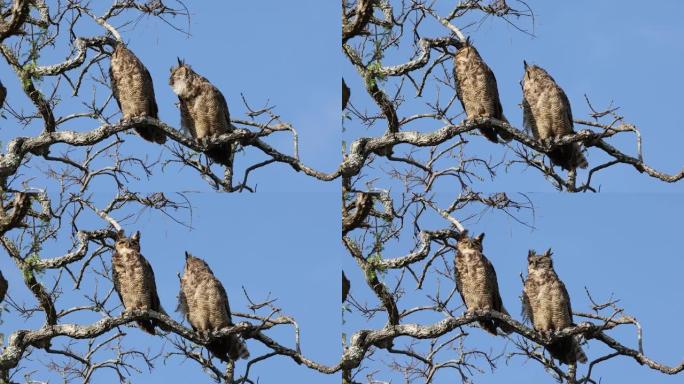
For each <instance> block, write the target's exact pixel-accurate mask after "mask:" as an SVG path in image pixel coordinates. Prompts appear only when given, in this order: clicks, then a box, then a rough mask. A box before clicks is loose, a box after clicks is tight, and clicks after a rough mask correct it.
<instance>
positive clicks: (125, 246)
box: [114, 231, 140, 252]
mask: <svg viewBox="0 0 684 384" xmlns="http://www.w3.org/2000/svg"><path fill="white" fill-rule="evenodd" d="M114 248H115V249H116V251H117V252H122V251H129V250H135V251H138V252H140V231H136V232H135V233H134V234H133V236H131V237H126V236H125V235H124V232H123V231H119V233H118V234H117V238H116V243H115V244H114Z"/></svg>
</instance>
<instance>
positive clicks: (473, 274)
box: [454, 232, 511, 335]
mask: <svg viewBox="0 0 684 384" xmlns="http://www.w3.org/2000/svg"><path fill="white" fill-rule="evenodd" d="M483 239H484V233H481V234H480V235H479V236H477V237H468V234H467V233H465V232H464V233H462V234H461V235H460V236H459V238H458V239H457V240H458V242H457V243H456V258H455V260H454V264H455V268H454V269H455V270H456V288H457V289H458V292H459V293H460V294H461V298H462V299H463V302H464V303H465V305H466V307H467V308H468V310H476V309H485V310H495V311H498V312H501V313H504V314H507V315H508V312H507V311H506V308H504V306H503V303H502V302H501V295H500V294H499V283H498V282H497V280H496V271H494V267H493V266H492V263H491V262H490V261H489V260H488V259H487V257H485V255H484V254H482V240H483ZM479 323H480V325H481V326H482V328H484V330H486V331H487V332H489V333H491V334H492V335H496V334H497V333H496V329H497V328H499V329H501V331H503V332H504V333H510V332H511V329H510V327H509V326H508V325H507V324H506V323H503V322H501V321H498V320H496V319H490V320H480V321H479Z"/></svg>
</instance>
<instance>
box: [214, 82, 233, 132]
mask: <svg viewBox="0 0 684 384" xmlns="http://www.w3.org/2000/svg"><path fill="white" fill-rule="evenodd" d="M216 93H218V96H217V97H218V102H219V105H220V106H221V108H223V112H224V115H225V117H226V124H228V125H227V126H226V129H227V130H228V131H230V130H231V129H230V112H228V102H226V98H225V97H224V96H223V93H221V91H219V90H218V89H217V90H216Z"/></svg>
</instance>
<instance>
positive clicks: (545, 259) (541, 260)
mask: <svg viewBox="0 0 684 384" xmlns="http://www.w3.org/2000/svg"><path fill="white" fill-rule="evenodd" d="M552 254H553V253H552V252H551V248H549V249H548V250H547V251H546V252H544V253H543V254H541V255H538V254H537V253H536V252H535V251H534V250H532V249H530V251H529V252H528V253H527V269H528V270H530V271H531V270H540V269H553V261H552V260H551V255H552Z"/></svg>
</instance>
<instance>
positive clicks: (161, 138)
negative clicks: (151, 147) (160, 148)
mask: <svg viewBox="0 0 684 384" xmlns="http://www.w3.org/2000/svg"><path fill="white" fill-rule="evenodd" d="M135 132H137V133H138V135H140V137H142V138H143V139H145V140H147V141H149V142H152V143H157V144H164V143H166V135H165V134H164V131H162V130H161V129H159V128H157V127H154V126H149V125H144V126H139V127H136V128H135Z"/></svg>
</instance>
